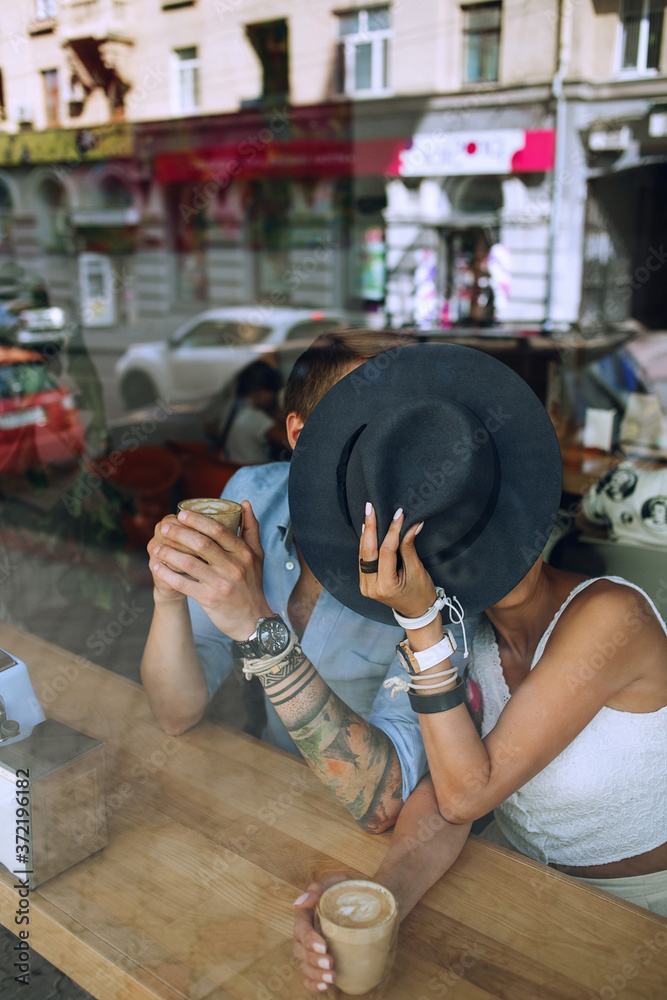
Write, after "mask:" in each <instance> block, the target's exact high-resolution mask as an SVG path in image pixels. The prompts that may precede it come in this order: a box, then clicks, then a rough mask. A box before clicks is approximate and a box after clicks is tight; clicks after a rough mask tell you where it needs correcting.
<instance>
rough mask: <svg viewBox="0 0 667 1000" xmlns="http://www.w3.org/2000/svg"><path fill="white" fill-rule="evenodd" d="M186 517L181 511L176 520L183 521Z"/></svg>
mask: <svg viewBox="0 0 667 1000" xmlns="http://www.w3.org/2000/svg"><path fill="white" fill-rule="evenodd" d="M187 516H188V515H187V513H186V512H185V511H184V510H181V511H179V513H178V520H179V521H184V520H185V519H186V517H187Z"/></svg>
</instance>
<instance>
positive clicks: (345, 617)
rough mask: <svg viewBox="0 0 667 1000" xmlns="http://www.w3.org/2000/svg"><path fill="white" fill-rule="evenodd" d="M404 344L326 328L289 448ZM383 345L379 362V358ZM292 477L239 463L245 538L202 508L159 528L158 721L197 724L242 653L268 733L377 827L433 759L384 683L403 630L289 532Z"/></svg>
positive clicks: (294, 410) (155, 545) (403, 705)
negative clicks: (346, 590)
mask: <svg viewBox="0 0 667 1000" xmlns="http://www.w3.org/2000/svg"><path fill="white" fill-rule="evenodd" d="M404 342H405V338H404V337H402V336H401V335H398V334H395V333H393V332H383V331H366V330H363V331H343V332H332V333H328V334H324V335H323V336H322V337H320V338H318V340H316V341H315V342H314V344H313V345H312V346H311V347H310V348H309V349H308V350H307V351H306V352H305V353H304V354H303V355H302V356H301V357H300V358H299V359H298V361H297V362H296V364H295V366H294V368H293V370H292V373H291V374H290V377H289V380H288V384H287V388H286V393H285V409H286V412H287V432H288V436H289V442H290V445H291V446H292V447H293V446H294V445H295V443H296V441H297V439H298V437H299V435H300V433H301V431H302V429H303V427H304V424H305V423H306V422H307V421H308V420H309V419H310V416H311V414H312V412H313V410H315V408H316V406H317V404H318V402H319V401H320V400H321V398H322V397H323V396H324V395H325V394H326V393H327V391H328V390H329V389H330V388H331V386H332V385H334V384H335V383H336V382H337V381H338V380H339V379H341V378H343V377H344V376H347V375H348V374H349V376H350V378H354V379H355V380H356V382H355V385H356V384H357V383H358V385H359V387H360V391H361V393H362V394H363V392H364V391H365V389H366V387H367V386H368V385H370V384H372V383H373V381H374V379H375V378H377V377H378V376H381V375H382V372H383V371H384V370H385V369H386V367H387V364H391V353H393V351H392V349H395V348H396V346H397V345H400V344H402V343H404ZM410 349H411V350H413V349H416V347H415V346H414V345H413V347H411V348H410ZM384 352H390V354H389V355H388V358H387V361H386V363H384V364H382V365H380V364H378V363H376V362H375V360H374V359H375V358H376V357H377V356H378V355H381V354H383V353H384ZM359 366H361V367H359ZM289 475H290V465H289V464H288V463H286V462H279V463H274V464H271V465H264V466H258V467H251V468H246V469H241V470H240V471H239V472H237V473H236V475H235V476H234V477H233V478H232V479H231V480H230V481H229V483H228V484H227V486H226V487H225V491H224V493H223V496H224V497H225V498H226V499H230V500H236V501H239V502H243V510H244V514H243V529H242V534H241V536H240V537H237V536H235V535H233V534H232V533H231V532H230V531H228V530H227V529H226V528H224V527H223V526H222V525H219V524H217V523H216V522H215V521H212V520H211V519H209V518H206V517H204V516H202V515H197V514H192V513H188V514H187V515H186V517H185V518H184V517H183V514H180V515H179V517H178V518H176V517H175V516H173V515H170V516H168V517H166V518H164V519H163V520H162V521H161V522H160V523H159V524H158V525H157V526H156V529H155V535H154V537H153V539H152V540H151V542H150V543H149V545H148V552H149V555H150V568H151V571H152V573H153V578H154V597H155V611H154V616H153V622H152V625H151V630H150V633H149V636H148V640H147V643H146V648H145V652H144V656H143V660H142V664H141V673H142V680H143V683H144V686H145V689H146V692H147V694H148V698H149V701H150V704H151V708H152V710H153V714H154V715H155V717H156V719H157V720H158V722H159V723H160V725H161V726H162V727H163V728H164V729H165V730H166V731H167V732H169V733H171V734H172V735H177V734H179V733H182V732H185V731H186V730H187V729H189V728H190V727H191V726H194V725H195V724H196V723H197V722H199V720H200V719H201V718H202V716H203V714H204V712H205V710H206V707H207V705H208V702H209V698H210V697H211V696H212V694H213V693H214V692H215V691H216V690H217V689H218V688H219V687H220V685H221V684H222V682H223V681H224V680H225V678H226V677H228V676H229V674H230V673H231V671H232V669H233V666H234V659H235V658H237V659H238V658H241V659H243V660H244V668H245V669H247V672H248V675H253V674H254V675H256V676H259V679H260V682H261V684H262V686H263V688H264V695H265V703H266V710H267V725H266V727H265V730H264V733H263V737H264V738H265V739H267V740H268V741H270V742H272V743H274V744H275V745H276V746H279V747H282V748H283V749H286V750H290V751H292V752H300V753H301V754H302V755H303V757H304V758H305V759H306V761H307V762H308V763H309V765H310V766H311V768H312V769H313V770H314V771H315V773H316V774H317V775H318V777H320V779H321V780H322V781H323V782H324V783H325V785H326V786H327V787H328V788H329V789H330V790H331V791H332V792H333V793H334V795H335V796H336V797H337V798H338V800H339V801H340V802H341V803H343V804H344V805H345V806H346V807H347V808H348V809H349V810H350V812H351V813H352V815H353V817H354V818H355V820H356V821H357V823H358V824H359V825H360V826H361V827H362V828H364V829H366V830H368V831H370V832H381V831H382V830H385V829H387V828H388V827H390V826H392V825H393V823H394V822H395V820H396V817H397V816H398V813H399V811H400V808H401V805H402V802H403V800H404V799H406V798H407V797H408V795H409V794H410V792H411V791H412V789H413V788H414V787H415V785H416V784H417V782H418V780H419V778H420V776H421V775H422V774H423V772H424V769H425V757H424V747H423V743H422V740H421V735H420V732H419V723H418V720H417V717H416V715H415V714H414V713H413V712H412V711H411V709H410V705H409V701H408V699H407V695H406V694H405V693H404V692H403V693H400V694H399V695H398V697H395V698H393V697H392V696H391V694H390V692H389V690H387V689H385V688H384V687H383V681H384V680H385V678H386V676H387V674H390V675H392V676H393V675H394V674H396V673H397V672H398V660H397V656H396V645H397V643H398V642H400V640H401V639H402V638H403V636H404V632H403V629H402V628H400V627H398V626H397V624H396V623H395V622H393V619H392V622H393V624H379V623H378V622H374V621H370V620H368V619H367V618H365V617H364V616H363V615H361V614H358V613H356V612H354V611H352V610H350V609H349V608H347V607H345V606H344V605H343V604H341V603H340V602H339V601H338V599H337V594H338V592H339V590H341V588H342V587H343V586H344V583H345V581H344V578H343V577H342V576H341V575H340V571H339V569H338V563H337V560H336V559H335V558H333V559H332V561H331V565H330V566H329V567H328V568H325V569H323V570H322V572H321V574H320V576H319V578H316V577H315V576H314V575H313V574H312V572H311V571H310V569H309V567H308V565H307V563H306V561H305V560H304V559H303V557H302V555H301V553H300V551H299V548H298V546H297V544H296V542H295V537H294V532H293V530H292V522H291V515H290V505H291V499H290V501H289V502H288V478H289ZM308 491H309V490H308V489H307V490H306V493H308ZM306 498H307V497H306ZM359 528H361V522H360V524H359ZM197 556H200V557H201V559H204V560H205V562H204V563H202V562H201V560H200V559H198V558H197ZM184 573H187V574H188V575H183V574H184ZM322 584H324V589H323V586H322ZM265 619H270V622H268V623H267V622H266V621H265ZM258 625H260V627H261V632H260V633H258V634H257V635H256V634H255V633H256V632H257V628H258ZM262 636H265V637H266V638H265V639H262V643H263V646H260V644H259V639H260V638H262ZM267 645H273V647H274V649H275V651H276V655H278V656H279V660H280V662H279V663H277V664H276V665H277V666H278V670H277V671H276V672H271V671H270V670H267V671H266V672H262V670H263V668H262V657H264V654H265V648H266V646H267ZM436 811H437V809H436Z"/></svg>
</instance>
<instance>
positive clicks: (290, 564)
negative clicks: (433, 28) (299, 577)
mask: <svg viewBox="0 0 667 1000" xmlns="http://www.w3.org/2000/svg"><path fill="white" fill-rule="evenodd" d="M285 569H294V563H293V562H292V560H291V559H290V560H289V561H288V562H286V563H285Z"/></svg>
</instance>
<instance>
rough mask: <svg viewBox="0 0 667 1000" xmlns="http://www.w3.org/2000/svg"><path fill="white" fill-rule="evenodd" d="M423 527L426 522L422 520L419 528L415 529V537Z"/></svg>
mask: <svg viewBox="0 0 667 1000" xmlns="http://www.w3.org/2000/svg"><path fill="white" fill-rule="evenodd" d="M423 527H424V522H423V521H422V522H421V524H420V525H419V526H418V528H417V530H416V531H415V538H416V537H417V535H418V534H419V532H420V531H421V530H422V528H423Z"/></svg>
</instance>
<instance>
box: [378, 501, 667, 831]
mask: <svg viewBox="0 0 667 1000" xmlns="http://www.w3.org/2000/svg"><path fill="white" fill-rule="evenodd" d="M401 524H402V517H399V518H398V519H397V520H396V521H395V522H393V523H392V525H391V527H390V529H389V531H388V533H387V536H386V538H385V539H384V541H383V543H382V547H381V549H380V551H379V562H380V565H379V573H378V575H377V577H375V576H368V577H367V578H366V580H365V581H364V582H363V586H364V587H365V592H366V593H367V596H369V597H374V598H375V599H377V600H380V601H382V603H384V604H388V605H389V606H390V607H394V608H398V610H399V611H400V612H401V613H402V614H404V615H406V616H408V617H414V616H416V615H418V614H423V612H424V610H425V608H426V607H428V606H429V605H430V604H431V603H432V602H433V595H434V587H433V583H432V582H430V589H429V583H428V582H426V581H430V578H428V575H427V574H426V571H425V570H424V567H423V566H422V564H421V561H420V560H419V557H418V556H417V554H416V551H415V548H414V538H415V534H416V530H415V529H416V526H415V527H413V528H411V529H410V530H409V531H408V532H407V533H406V536H405V539H404V541H403V543H402V545H401V547H400V551H401V556H402V560H403V565H402V568H401V570H400V572H398V573H397V572H396V565H397V563H396V554H397V551H398V547H399V536H400V527H401ZM361 544H362V552H361V554H362V558H364V559H372V558H378V550H377V547H376V544H377V543H376V539H375V518H374V515H373V514H371V515H370V516H369V517H367V519H366V527H365V531H364V534H363V536H362V543H361ZM638 622H639V627H637V623H638ZM440 628H441V627H440V625H439V622H438V621H437V620H436V622H435V623H432V624H431V625H429V626H427V627H426V629H422V630H419V632H412V633H410V634H409V644H410V646H411V647H412V648H413V649H424V648H427V647H428V646H430V645H433V644H434V642H435V641H436V637H435V633H437V632H439V634H442V633H441V631H440ZM427 633H428V638H427ZM665 646H666V641H665V636H664V633H663V632H662V630H661V629H660V626H659V625H658V623H657V621H656V620H655V616H654V615H652V614H651V613H650V609H649V613H648V614H647V613H646V604H645V601H644V600H643V598H642V597H641V595H639V594H638V593H637V592H636V591H633V590H630V589H629V588H623V587H619V586H618V585H616V584H613V583H608V582H605V581H600V582H598V583H596V584H593V585H592V586H591V588H589V590H588V591H586V592H584V593H583V594H582V595H581V597H580V598H579V599H578V600H577V601H575V602H573V603H572V604H571V605H570V606H569V607H568V608H567V609H566V610H565V612H564V613H563V614H562V616H561V618H560V620H559V622H558V626H557V627H556V629H555V630H554V633H553V634H552V636H551V637H550V639H549V642H548V643H547V646H546V649H545V652H544V654H543V656H542V657H541V659H540V661H539V663H538V664H537V665H536V666H535V668H534V669H533V670H532V671H531V672H530V673H529V675H528V676H527V677H526V679H525V680H524V681H523V682H522V683H521V684H520V686H519V687H518V689H517V690H516V692H515V693H514V694H513V695H512V697H511V699H510V701H509V702H508V704H507V705H506V706H505V708H504V710H503V711H502V713H501V715H500V717H499V719H498V722H497V723H496V726H495V727H494V728H493V730H492V731H491V732H490V733H489V734H488V735H487V736H486V738H485V739H484V740H481V739H480V738H479V736H478V734H477V731H476V729H475V727H474V725H473V723H472V720H471V719H470V717H469V715H468V712H467V709H466V707H465V705H459V706H458V707H456V708H453V709H450V710H448V711H443V712H439V713H435V714H432V715H426V714H420V725H421V730H422V734H423V737H424V745H425V747H426V752H427V756H428V760H429V766H430V769H431V774H432V775H433V781H434V785H435V790H436V794H437V798H438V803H439V806H440V810H441V812H442V814H443V816H445V817H446V818H447V819H448V820H450V821H451V822H455V823H463V822H468V821H471V820H473V819H476V818H478V817H480V816H483V815H485V814H486V813H488V812H490V811H491V810H492V809H494V808H495V807H496V806H497V805H498V804H499V803H501V802H503V801H504V800H505V799H506V798H507V797H508V796H509V795H511V794H513V792H515V791H516V790H517V789H518V788H520V787H521V786H522V785H524V784H525V783H526V782H527V781H529V780H530V779H531V778H532V777H534V776H535V775H536V774H537V773H538V772H539V771H541V770H542V769H543V768H544V767H546V765H547V764H549V763H550V762H551V761H552V760H554V759H555V757H557V756H558V754H560V753H561V752H562V751H563V750H564V749H565V747H567V746H568V745H569V744H570V743H571V742H572V741H573V740H574V739H575V737H576V736H578V734H579V733H580V732H581V731H582V730H583V729H584V728H585V727H586V726H587V725H588V723H589V722H590V721H591V720H592V719H593V718H594V717H595V715H596V714H597V713H598V712H599V711H600V709H601V708H602V706H603V705H605V704H607V703H608V702H609V701H610V700H611V699H613V698H614V696H616V695H618V693H619V692H621V691H622V690H623V689H625V688H627V687H628V685H630V684H632V683H633V682H635V681H636V680H637V679H638V678H639V677H641V676H642V674H643V672H644V671H645V668H646V666H647V665H648V664H651V663H652V662H654V661H655V660H656V658H657V657H659V656H662V657H663V659H664V657H665V653H666V652H667V650H666V649H665ZM448 666H449V661H448V660H447V661H445V662H444V663H441V664H438V665H437V666H435V667H432V668H430V669H429V670H427V671H425V672H424V673H422V674H420V679H422V678H423V682H424V683H429V677H430V675H431V674H433V673H437V672H440V671H443V670H445V669H447V667H448ZM431 683H433V682H432V681H431ZM449 686H450V687H451V686H453V684H450V685H449ZM446 689H447V688H443V689H442V690H446Z"/></svg>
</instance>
